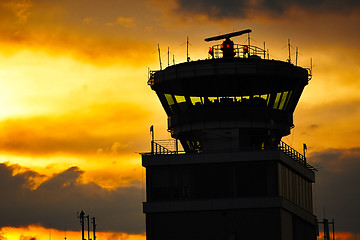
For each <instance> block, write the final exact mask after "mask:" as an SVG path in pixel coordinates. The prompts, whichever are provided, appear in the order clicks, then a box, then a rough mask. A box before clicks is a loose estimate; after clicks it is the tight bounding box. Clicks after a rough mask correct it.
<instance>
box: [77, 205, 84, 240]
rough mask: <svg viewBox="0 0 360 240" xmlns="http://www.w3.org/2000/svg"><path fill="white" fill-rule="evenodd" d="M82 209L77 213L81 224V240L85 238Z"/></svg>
mask: <svg viewBox="0 0 360 240" xmlns="http://www.w3.org/2000/svg"><path fill="white" fill-rule="evenodd" d="M84 216H85V213H84V211H81V212H80V214H79V213H78V218H80V224H81V240H85V237H84Z"/></svg>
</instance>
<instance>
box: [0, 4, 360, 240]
mask: <svg viewBox="0 0 360 240" xmlns="http://www.w3.org/2000/svg"><path fill="white" fill-rule="evenodd" d="M82 2H84V1H34V0H4V1H1V3H0V33H1V34H0V85H1V87H0V162H7V163H9V164H18V165H19V166H18V168H17V169H16V171H15V173H14V174H16V173H17V172H21V171H25V169H26V168H28V169H30V170H33V171H36V172H38V173H39V176H38V177H37V178H35V179H32V182H33V184H34V185H33V186H30V187H31V188H36V187H37V186H38V185H39V184H40V183H41V182H43V181H45V180H46V179H49V178H51V176H53V175H54V174H57V173H59V172H61V171H64V170H66V169H68V168H70V167H73V166H78V167H79V169H81V170H83V171H84V173H83V175H82V178H81V179H80V180H79V181H82V182H83V183H89V182H96V184H98V185H100V186H102V187H104V188H107V189H114V188H117V187H123V186H135V187H137V188H140V186H139V185H140V184H143V182H144V181H143V171H144V170H143V168H142V167H141V159H140V156H139V152H145V151H149V149H150V138H151V136H150V134H149V127H150V126H151V125H153V124H155V135H156V137H155V138H156V139H166V138H169V137H170V136H169V133H168V132H167V131H166V129H167V127H166V124H167V122H166V114H165V112H164V110H163V109H162V107H161V104H160V103H159V101H158V99H157V96H156V95H155V94H154V92H153V91H151V90H150V88H149V86H147V84H146V82H147V80H148V79H147V70H148V67H150V69H151V70H157V69H159V61H158V53H157V51H156V50H157V49H156V47H157V44H160V47H161V49H162V50H161V53H160V56H161V58H162V62H163V67H166V65H167V62H166V58H167V56H166V52H165V51H164V50H165V49H166V48H167V46H169V47H170V52H171V55H170V63H169V64H170V65H171V64H172V55H174V60H175V62H176V63H180V62H184V61H186V45H185V44H184V43H185V42H186V37H187V35H188V36H189V37H190V38H189V40H190V43H191V45H190V46H189V57H190V59H191V60H192V61H196V60H197V59H204V58H206V57H207V56H208V53H207V50H208V47H209V46H211V45H212V44H210V45H209V43H205V42H204V41H203V39H204V38H206V37H210V36H215V35H218V34H223V33H227V32H231V31H234V30H241V29H242V28H244V27H245V26H246V27H249V28H252V29H253V31H254V33H253V34H252V35H251V41H253V40H255V41H253V43H255V44H256V45H259V47H262V46H261V45H262V42H263V41H266V46H267V48H269V49H270V58H271V59H273V58H274V59H280V60H285V59H287V57H288V56H287V54H288V53H287V49H286V48H283V47H284V46H285V45H286V42H287V38H290V37H291V38H292V39H291V40H292V41H293V42H292V43H293V46H297V45H299V47H300V54H299V61H298V62H299V65H300V66H303V67H310V64H309V60H310V57H312V58H313V63H314V66H313V75H314V77H313V79H312V80H311V81H310V83H309V85H308V86H307V87H306V88H305V90H304V93H303V95H302V97H301V99H300V102H299V106H298V108H297V110H296V111H295V115H294V124H295V126H296V127H295V128H294V129H293V130H292V135H290V136H288V137H286V138H285V139H284V140H285V141H286V142H287V143H289V144H291V145H292V146H294V147H295V148H296V149H297V150H300V149H302V143H303V142H306V143H307V145H308V146H309V155H311V151H315V150H316V151H320V150H324V149H329V148H355V147H359V140H360V139H359V138H360V137H359V136H360V126H359V124H358V123H359V122H360V111H359V109H360V108H359V104H360V94H359V92H360V84H359V81H358V79H359V77H360V70H359V69H360V68H359V66H360V62H359V59H360V51H359V49H358V39H359V31H354V26H359V25H360V23H359V22H360V21H359V16H358V14H357V15H354V14H346V16H343V15H341V14H338V15H337V14H333V13H328V14H321V13H319V14H314V15H312V14H309V13H307V11H305V10H304V9H300V7H299V9H298V8H296V7H293V8H290V9H288V11H287V12H286V14H285V15H283V16H282V18H284V19H279V18H280V17H277V18H269V17H268V16H267V15H261V14H257V12H251V11H249V15H248V16H247V17H246V18H241V16H240V17H239V18H237V17H234V16H233V17H227V16H224V17H223V18H216V17H214V14H215V13H218V9H217V8H216V6H214V8H212V11H213V12H212V13H213V15H209V14H206V13H203V12H192V13H191V14H188V13H186V14H184V12H183V11H177V10H178V8H179V5H180V1H176V0H171V1H166V2H164V1H160V0H150V1H145V0H135V1H126V2H125V1H120V2H119V1H106V3H105V1H104V2H102V3H101V4H100V3H99V1H92V0H89V1H86V4H83V3H82ZM115 2H116V3H115ZM185 2H186V1H185ZM250 2H251V1H250ZM255 2H261V1H255ZM79 9H81V11H79ZM180 10H181V9H180ZM309 26H311V28H309ZM324 26H332V27H331V28H330V27H324ZM333 29H336V30H337V32H336V34H334V31H333ZM246 40H247V39H246V37H245V38H242V37H239V38H236V39H234V41H235V42H236V43H239V44H243V43H244V42H246ZM294 54H295V53H294V51H293V50H292V55H291V57H292V59H293V62H294V58H295V56H294ZM289 94H290V93H289ZM262 97H263V98H264V96H262ZM247 98H249V97H247ZM214 99H215V98H213V99H212V100H214ZM264 99H265V98H264ZM173 100H174V99H172V101H173ZM175 100H176V101H177V102H182V101H184V99H183V98H182V97H181V96H175ZM192 100H193V101H194V102H197V101H200V100H199V99H192ZM280 102H281V101H280ZM286 104H287V103H286V102H281V106H283V107H284V108H286ZM324 139H326V141H324ZM309 159H310V161H311V158H309ZM140 201H141V200H139V203H140ZM24 217H26V216H24ZM50 232H51V234H52V236H53V239H63V238H64V233H63V232H61V231H58V230H54V229H51V230H50V229H46V228H43V227H40V226H33V225H32V226H29V227H27V228H2V229H1V235H0V239H1V237H4V238H5V239H9V240H10V239H11V240H12V239H21V236H23V237H26V239H27V238H31V237H36V238H37V239H49V233H50ZM346 234H347V233H343V235H341V234H340V233H339V234H338V236H339V237H340V236H343V238H342V239H346V236H347V235H346ZM67 235H68V239H80V233H79V232H70V231H69V232H68V233H67ZM98 236H99V239H103V238H104V239H109V240H110V239H130V240H137V239H145V236H144V235H131V234H130V235H127V234H125V233H116V232H115V233H104V232H99V235H98ZM24 239H25V238H22V240H24Z"/></svg>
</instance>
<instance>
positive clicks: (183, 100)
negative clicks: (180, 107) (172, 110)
mask: <svg viewBox="0 0 360 240" xmlns="http://www.w3.org/2000/svg"><path fill="white" fill-rule="evenodd" d="M174 97H175V100H176V102H177V103H183V102H186V99H185V97H184V96H178V95H174Z"/></svg>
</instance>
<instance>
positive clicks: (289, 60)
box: [288, 39, 291, 63]
mask: <svg viewBox="0 0 360 240" xmlns="http://www.w3.org/2000/svg"><path fill="white" fill-rule="evenodd" d="M290 47H291V45H290V39H288V49H289V58H288V62H289V63H291V52H290Z"/></svg>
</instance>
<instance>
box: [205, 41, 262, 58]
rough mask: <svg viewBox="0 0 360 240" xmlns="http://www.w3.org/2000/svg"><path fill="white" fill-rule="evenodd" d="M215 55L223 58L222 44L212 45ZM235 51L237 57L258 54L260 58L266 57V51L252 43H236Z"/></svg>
mask: <svg viewBox="0 0 360 240" xmlns="http://www.w3.org/2000/svg"><path fill="white" fill-rule="evenodd" d="M212 50H213V57H214V58H222V57H223V51H222V50H221V44H219V45H214V46H212ZM234 53H235V56H234V57H236V58H247V57H249V56H258V57H260V58H263V59H265V58H266V51H265V50H264V49H262V48H259V47H256V46H252V45H241V44H234Z"/></svg>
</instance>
